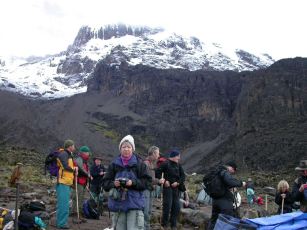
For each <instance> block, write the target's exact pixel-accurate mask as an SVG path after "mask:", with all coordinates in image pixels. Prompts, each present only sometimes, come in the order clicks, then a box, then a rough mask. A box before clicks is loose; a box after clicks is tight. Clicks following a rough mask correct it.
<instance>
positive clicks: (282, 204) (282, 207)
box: [281, 197, 285, 214]
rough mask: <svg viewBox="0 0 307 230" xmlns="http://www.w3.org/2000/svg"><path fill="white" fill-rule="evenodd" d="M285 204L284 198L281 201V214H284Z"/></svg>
mask: <svg viewBox="0 0 307 230" xmlns="http://www.w3.org/2000/svg"><path fill="white" fill-rule="evenodd" d="M284 203H285V198H284V197H282V201H281V214H284Z"/></svg>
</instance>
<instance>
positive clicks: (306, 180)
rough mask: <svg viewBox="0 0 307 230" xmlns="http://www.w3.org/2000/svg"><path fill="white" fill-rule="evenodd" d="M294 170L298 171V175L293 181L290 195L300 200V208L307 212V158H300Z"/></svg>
mask: <svg viewBox="0 0 307 230" xmlns="http://www.w3.org/2000/svg"><path fill="white" fill-rule="evenodd" d="M295 170H296V171H300V176H299V177H298V178H296V179H295V181H294V184H293V188H292V197H293V199H294V201H299V202H300V210H301V211H302V212H307V160H301V161H300V163H299V166H298V167H296V168H295Z"/></svg>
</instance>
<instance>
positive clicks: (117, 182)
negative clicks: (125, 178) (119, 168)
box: [114, 180, 120, 188]
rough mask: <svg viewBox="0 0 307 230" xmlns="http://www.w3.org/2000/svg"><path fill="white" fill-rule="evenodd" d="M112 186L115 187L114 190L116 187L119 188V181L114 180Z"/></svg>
mask: <svg viewBox="0 0 307 230" xmlns="http://www.w3.org/2000/svg"><path fill="white" fill-rule="evenodd" d="M114 186H115V187H116V188H118V187H119V186H120V182H119V180H115V181H114Z"/></svg>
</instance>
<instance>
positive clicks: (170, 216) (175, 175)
mask: <svg viewBox="0 0 307 230" xmlns="http://www.w3.org/2000/svg"><path fill="white" fill-rule="evenodd" d="M63 147H64V148H63V149H61V151H60V153H59V154H58V155H57V158H56V165H57V172H56V177H57V183H56V195H57V205H56V227H57V228H58V229H70V227H69V225H68V218H69V215H76V214H77V215H78V219H79V220H81V221H86V220H85V219H84V218H81V216H82V217H86V215H85V213H84V209H82V204H83V203H84V201H85V199H84V198H85V192H86V191H88V192H89V193H90V196H91V200H93V201H94V202H95V203H96V204H98V203H99V202H100V201H101V199H107V203H108V209H109V211H110V213H111V219H112V228H113V229H116V230H134V229H146V230H148V229H150V219H151V213H152V205H153V200H154V198H155V197H156V196H157V191H158V189H160V194H161V196H162V198H163V199H162V216H161V218H160V225H161V229H172V230H173V229H177V219H178V215H179V212H180V208H181V207H182V205H181V203H180V202H181V201H183V205H184V207H188V206H189V201H188V200H187V199H185V198H183V199H182V197H187V196H188V194H187V191H186V187H185V175H186V174H185V172H184V170H183V168H182V166H181V164H180V163H179V161H180V152H179V151H178V150H176V149H173V150H170V151H169V153H168V157H167V158H166V157H163V156H160V150H159V148H158V147H156V146H151V147H150V148H149V149H148V154H147V157H146V158H145V159H144V158H143V157H141V156H139V155H138V154H136V153H135V143H134V138H133V137H132V136H131V135H127V136H125V137H124V138H123V139H122V140H121V141H120V143H119V155H118V156H116V157H115V158H114V159H113V160H112V162H111V163H110V164H109V166H108V167H107V169H106V168H105V167H104V166H103V165H102V160H103V159H102V158H101V157H99V156H95V157H93V156H91V154H92V153H91V150H90V148H89V147H88V146H82V147H80V148H79V149H78V151H77V152H78V153H77V155H74V152H75V151H76V148H75V143H74V141H72V140H66V141H65V142H64V146H63ZM89 159H93V163H92V164H90V162H89ZM295 170H297V171H299V172H300V176H299V177H298V178H297V179H296V180H295V182H294V186H293V189H292V192H290V191H289V184H288V183H287V182H286V181H285V180H282V181H280V183H279V184H278V190H277V193H276V197H275V202H276V203H277V204H278V205H279V209H278V213H287V212H292V208H293V203H294V202H295V201H298V202H300V209H301V210H302V211H303V212H307V208H306V207H307V205H306V204H307V160H301V161H300V164H299V166H298V167H297V168H296V169H295ZM236 171H237V164H236V163H235V162H234V161H228V162H226V163H225V164H223V165H218V166H217V167H215V168H214V169H213V170H211V171H210V172H209V173H208V174H207V175H205V177H204V178H203V183H204V188H205V191H206V192H207V193H208V194H209V195H210V197H211V198H212V215H211V219H210V223H209V226H208V229H211V230H212V229H216V228H215V225H216V222H217V220H218V217H219V214H226V215H229V216H234V217H235V216H237V213H236V208H237V207H236V205H234V203H236V202H234V201H235V198H236V195H235V194H236V193H237V190H236V189H237V188H240V187H244V188H245V189H246V190H245V191H246V195H247V196H246V197H247V202H248V204H249V205H250V206H252V205H253V202H255V201H256V200H257V199H255V192H254V185H253V183H252V180H251V178H249V179H248V181H247V182H244V181H240V180H238V179H236V178H235V177H234V176H233V174H235V172H236ZM71 188H74V189H75V192H73V193H72V192H71ZM103 192H105V193H107V194H108V196H107V197H103ZM71 199H72V200H73V205H72V207H70V200H71ZM98 206H99V205H98ZM79 215H80V216H79Z"/></svg>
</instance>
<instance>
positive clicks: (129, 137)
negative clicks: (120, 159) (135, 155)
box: [118, 135, 135, 151]
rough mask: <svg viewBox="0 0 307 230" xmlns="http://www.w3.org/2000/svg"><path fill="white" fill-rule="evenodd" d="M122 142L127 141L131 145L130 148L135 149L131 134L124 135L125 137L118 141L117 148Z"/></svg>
mask: <svg viewBox="0 0 307 230" xmlns="http://www.w3.org/2000/svg"><path fill="white" fill-rule="evenodd" d="M124 142H128V143H129V144H131V145H132V150H133V151H135V145H134V139H133V136H131V135H127V136H125V137H124V138H123V139H122V140H121V141H120V143H119V146H118V147H119V150H120V147H121V146H122V144H123V143H124Z"/></svg>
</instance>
